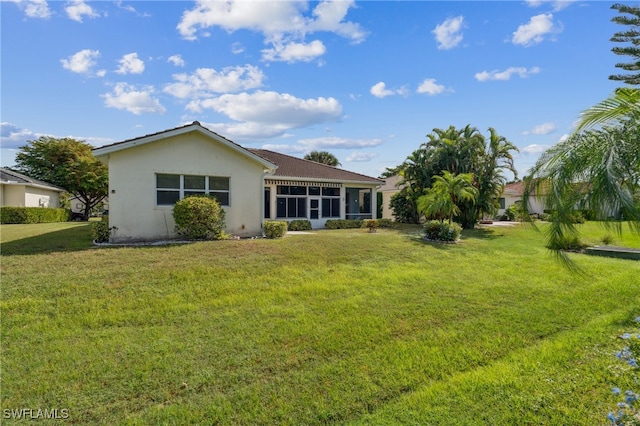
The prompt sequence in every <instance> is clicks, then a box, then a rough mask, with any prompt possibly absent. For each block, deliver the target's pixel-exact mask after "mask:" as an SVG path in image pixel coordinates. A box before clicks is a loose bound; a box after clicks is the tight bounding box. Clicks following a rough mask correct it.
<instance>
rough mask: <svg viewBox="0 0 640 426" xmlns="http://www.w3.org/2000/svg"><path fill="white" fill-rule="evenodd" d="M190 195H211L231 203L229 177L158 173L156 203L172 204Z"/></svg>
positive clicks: (220, 200) (227, 203)
mask: <svg viewBox="0 0 640 426" xmlns="http://www.w3.org/2000/svg"><path fill="white" fill-rule="evenodd" d="M190 195H210V196H212V197H215V198H216V199H217V200H218V203H220V205H222V206H228V205H229V178H228V177H220V176H194V175H171V174H157V175H156V204H157V205H159V206H172V205H174V204H175V203H176V202H177V201H178V200H181V199H182V198H184V197H188V196H190Z"/></svg>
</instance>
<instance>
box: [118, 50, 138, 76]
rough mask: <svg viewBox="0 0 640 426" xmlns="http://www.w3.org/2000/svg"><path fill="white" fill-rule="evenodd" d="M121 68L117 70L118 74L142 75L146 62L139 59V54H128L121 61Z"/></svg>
mask: <svg viewBox="0 0 640 426" xmlns="http://www.w3.org/2000/svg"><path fill="white" fill-rule="evenodd" d="M119 63H120V66H119V67H118V69H117V70H116V73H118V74H142V72H143V71H144V62H143V61H142V60H141V59H140V58H138V54H137V53H128V54H126V55H124V56H123V57H122V58H121V59H120V61H119Z"/></svg>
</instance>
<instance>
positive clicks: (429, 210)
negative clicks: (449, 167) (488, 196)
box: [418, 170, 478, 224]
mask: <svg viewBox="0 0 640 426" xmlns="http://www.w3.org/2000/svg"><path fill="white" fill-rule="evenodd" d="M477 194H478V190H477V189H476V188H475V187H474V186H473V184H472V175H471V174H470V173H462V174H459V175H454V174H452V173H450V172H448V171H446V170H445V171H443V172H442V175H441V176H434V177H433V185H431V188H430V189H429V190H428V191H427V193H426V194H425V195H423V196H421V197H420V198H418V210H419V211H420V212H421V213H423V214H424V215H425V216H427V217H429V216H431V217H433V216H438V217H440V218H442V217H447V218H448V219H449V224H451V222H452V221H453V216H454V215H457V214H459V213H460V207H458V206H459V205H460V203H461V202H462V201H471V202H473V201H474V200H475V199H476V197H477Z"/></svg>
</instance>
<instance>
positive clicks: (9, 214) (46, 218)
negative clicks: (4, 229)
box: [0, 207, 71, 224]
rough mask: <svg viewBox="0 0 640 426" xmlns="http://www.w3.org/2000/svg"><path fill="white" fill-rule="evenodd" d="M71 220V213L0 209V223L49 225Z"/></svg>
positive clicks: (42, 208)
mask: <svg viewBox="0 0 640 426" xmlns="http://www.w3.org/2000/svg"><path fill="white" fill-rule="evenodd" d="M69 220H71V211H70V210H67V209H54V208H45V207H2V208H0V223H2V224H24V223H50V222H67V221H69Z"/></svg>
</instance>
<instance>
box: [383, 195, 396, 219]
mask: <svg viewBox="0 0 640 426" xmlns="http://www.w3.org/2000/svg"><path fill="white" fill-rule="evenodd" d="M398 192H400V190H397V191H384V192H382V218H384V219H391V220H394V219H395V218H394V217H393V209H392V208H391V207H390V204H391V197H393V196H394V195H396V194H397V193H398Z"/></svg>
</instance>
